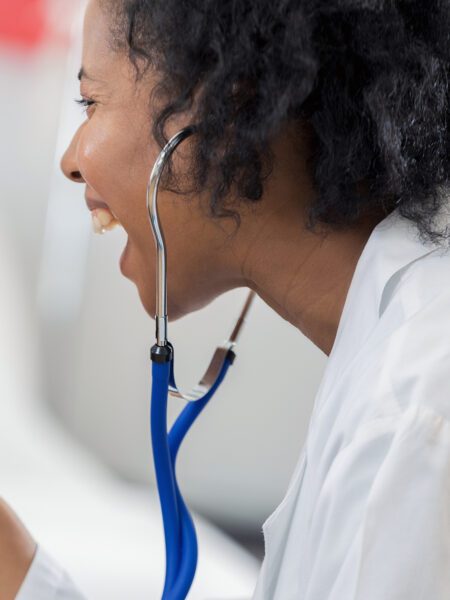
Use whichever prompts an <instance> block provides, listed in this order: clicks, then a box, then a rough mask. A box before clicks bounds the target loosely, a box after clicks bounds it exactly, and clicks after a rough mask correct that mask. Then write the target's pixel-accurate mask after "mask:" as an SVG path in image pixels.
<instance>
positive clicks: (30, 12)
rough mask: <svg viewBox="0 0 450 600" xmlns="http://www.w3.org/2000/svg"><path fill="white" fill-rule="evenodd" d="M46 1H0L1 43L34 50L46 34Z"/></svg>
mask: <svg viewBox="0 0 450 600" xmlns="http://www.w3.org/2000/svg"><path fill="white" fill-rule="evenodd" d="M45 17H46V11H45V6H44V0H0V43H1V44H5V43H6V44H12V45H15V46H22V47H25V48H32V47H34V46H36V45H38V44H39V43H40V42H41V41H42V40H43V38H44V35H45V33H46V18H45Z"/></svg>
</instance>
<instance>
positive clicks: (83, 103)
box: [75, 98, 96, 116]
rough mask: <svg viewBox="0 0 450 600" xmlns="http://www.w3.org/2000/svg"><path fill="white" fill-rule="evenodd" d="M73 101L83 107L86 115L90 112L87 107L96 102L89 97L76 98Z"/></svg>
mask: <svg viewBox="0 0 450 600" xmlns="http://www.w3.org/2000/svg"><path fill="white" fill-rule="evenodd" d="M75 102H76V103H77V104H79V105H80V106H82V107H83V108H84V112H85V113H87V115H88V116H89V115H90V112H91V111H90V110H89V109H90V108H91V107H93V106H95V104H96V102H95V100H92V99H91V98H79V99H76V100H75Z"/></svg>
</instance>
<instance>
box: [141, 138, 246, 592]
mask: <svg viewBox="0 0 450 600" xmlns="http://www.w3.org/2000/svg"><path fill="white" fill-rule="evenodd" d="M193 133H195V128H194V127H186V128H184V129H182V130H181V131H180V132H178V133H177V134H176V135H174V136H173V137H172V138H171V139H170V140H169V142H168V143H167V144H166V146H165V147H164V148H163V150H162V151H161V153H160V155H159V156H158V158H157V160H156V162H155V164H154V166H153V169H152V172H151V175H150V179H149V183H148V188H147V209H148V214H149V219H150V224H151V227H152V231H153V235H154V238H155V242H156V253H157V256H156V260H157V266H156V315H155V322H156V343H155V345H154V346H153V347H152V349H151V359H152V397H151V411H150V412H151V415H150V422H151V436H152V447H153V460H154V464H155V472H156V481H157V486H158V492H159V497H160V503H161V511H162V517H163V524H164V536H165V542H166V577H165V583H164V590H163V595H162V600H184V599H185V598H186V596H187V594H188V592H189V590H190V588H191V585H192V581H193V579H194V575H195V571H196V568H197V557H198V546H197V536H196V532H195V527H194V523H193V520H192V517H191V515H190V513H189V510H188V508H187V506H186V504H185V502H184V500H183V497H182V495H181V492H180V489H179V487H178V482H177V477H176V460H177V455H178V451H179V449H180V446H181V444H182V442H183V440H184V438H185V436H186V434H187V433H188V431H189V429H190V428H191V426H192V424H193V423H194V421H195V420H196V419H197V417H198V416H199V414H200V413H201V412H202V410H203V409H204V408H205V406H206V404H207V403H208V402H209V400H210V399H211V397H212V396H213V395H214V393H215V391H216V390H217V389H218V387H219V386H220V384H221V383H222V381H223V379H224V377H225V375H226V373H227V371H228V369H229V367H230V366H231V364H232V363H233V361H234V359H235V353H234V347H235V345H236V343H237V340H238V336H239V333H240V331H241V328H242V325H243V323H244V320H245V317H246V315H247V312H248V311H249V309H250V306H251V304H252V302H253V299H254V296H255V293H254V292H253V291H251V292H250V293H249V295H248V297H247V300H246V302H245V305H244V307H243V309H242V312H241V314H240V316H239V319H238V320H237V323H236V325H235V327H234V329H233V331H232V333H231V336H230V337H229V339H228V340H227V341H225V342H224V343H223V344H222V345H221V346H219V347H218V348H217V349H216V351H215V353H214V355H213V358H212V360H211V362H210V364H209V366H208V368H207V370H206V372H205V374H204V375H203V377H202V379H201V380H200V382H199V383H198V385H196V386H195V387H194V388H193V389H192V390H191V391H190V392H188V393H182V392H181V391H180V390H179V389H178V387H177V385H176V383H175V377H174V348H173V346H172V344H171V343H170V342H169V341H168V339H167V323H168V321H167V250H166V244H165V240H164V234H163V231H162V229H161V224H160V220H159V215H158V186H159V182H160V178H161V175H162V172H163V170H164V167H165V166H166V164H167V162H168V160H169V158H170V157H171V155H172V153H173V152H174V150H175V149H176V148H177V146H178V145H179V144H180V143H181V142H182V141H183V140H185V139H186V138H187V137H189V136H190V135H191V134H193ZM169 397H171V398H181V399H183V400H185V401H186V402H187V404H186V406H185V408H184V409H183V410H182V411H181V413H180V415H179V416H178V418H177V420H176V421H175V423H174V425H173V426H172V428H171V429H170V432H169V431H168V428H167V403H168V398H169Z"/></svg>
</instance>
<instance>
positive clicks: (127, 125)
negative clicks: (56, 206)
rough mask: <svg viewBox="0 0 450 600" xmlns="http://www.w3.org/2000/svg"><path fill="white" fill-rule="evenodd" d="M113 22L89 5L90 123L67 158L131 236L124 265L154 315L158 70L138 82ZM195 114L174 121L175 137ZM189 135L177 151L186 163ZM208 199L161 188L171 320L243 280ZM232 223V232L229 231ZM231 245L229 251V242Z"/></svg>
mask: <svg viewBox="0 0 450 600" xmlns="http://www.w3.org/2000/svg"><path fill="white" fill-rule="evenodd" d="M110 36H111V23H110V21H109V17H108V13H107V11H105V10H104V8H103V7H102V6H101V5H100V0H91V1H90V2H89V4H88V8H87V12H86V17H85V25H84V36H83V57H82V70H81V72H80V92H81V96H82V98H83V99H84V100H85V101H86V103H87V108H86V113H87V114H86V120H85V121H84V123H83V124H82V125H81V127H80V128H79V129H78V131H77V132H76V133H75V136H74V138H73V140H72V142H71V144H70V146H69V148H68V149H67V151H66V153H65V155H64V157H63V159H62V169H63V171H64V173H65V174H66V176H67V177H69V178H70V179H72V180H73V181H75V182H79V183H82V184H84V185H85V186H86V193H85V195H86V199H87V200H88V201H89V203H90V204H91V208H92V206H93V205H95V203H103V204H105V205H107V207H108V209H109V210H110V211H111V213H112V214H113V215H115V217H116V218H117V219H118V220H119V221H120V223H121V225H122V226H123V227H124V229H125V231H126V232H127V234H128V241H127V245H126V248H125V252H124V254H123V256H122V259H121V264H120V268H121V271H122V273H123V275H124V276H125V277H127V278H129V279H130V280H132V281H133V282H134V283H135V284H136V286H137V289H138V292H139V295H140V298H141V301H142V303H143V305H144V307H145V309H146V310H147V312H148V313H149V314H150V315H151V316H154V314H155V243H154V239H153V235H152V232H151V228H150V224H149V220H148V215H147V208H146V186H147V181H148V177H149V173H150V171H151V168H152V166H153V164H154V162H155V160H156V158H157V156H158V154H159V151H160V149H159V147H158V146H157V144H156V142H154V140H153V139H152V137H151V109H152V107H151V92H152V88H153V87H154V85H155V83H156V74H155V73H150V72H149V73H148V74H146V75H145V77H144V78H143V79H140V80H139V81H137V80H136V73H135V70H134V67H133V66H132V64H131V63H130V61H129V59H128V56H127V54H126V52H125V51H124V52H123V53H121V52H115V51H113V50H111V38H110ZM188 123H189V115H184V116H183V118H180V119H179V121H178V122H172V123H171V127H170V129H169V131H168V134H169V135H173V134H174V133H176V132H177V131H179V130H180V129H181V128H182V127H184V126H186V125H187V124H188ZM188 149H189V140H187V141H185V142H183V144H182V145H181V146H180V147H179V148H178V149H177V150H176V152H175V158H174V166H175V168H177V165H179V166H180V165H181V164H182V160H183V159H182V157H183V156H184V157H186V152H187V151H188ZM207 202H208V200H207V198H206V196H205V197H198V198H195V199H193V198H190V199H189V198H187V197H186V196H182V195H177V194H173V193H170V192H166V191H160V193H159V207H160V219H161V223H162V228H163V231H164V234H165V239H166V243H167V247H168V301H169V303H168V316H169V318H170V319H171V320H174V319H177V318H179V317H180V316H182V315H184V314H187V313H189V312H192V311H194V310H197V309H199V308H201V307H202V306H204V305H206V304H208V303H209V302H210V301H211V300H213V299H214V298H215V297H216V296H218V295H219V294H221V293H223V292H224V291H227V290H228V289H232V288H233V287H238V286H240V285H244V283H243V282H242V281H240V279H239V276H237V277H236V275H235V261H234V258H233V247H232V246H233V245H232V243H229V240H228V242H227V235H228V234H229V233H230V228H229V225H227V223H226V222H225V221H224V220H220V221H216V220H212V219H211V218H209V217H208V215H207V211H206V206H207ZM227 227H228V231H227ZM225 244H227V246H226V248H225V247H224V246H225Z"/></svg>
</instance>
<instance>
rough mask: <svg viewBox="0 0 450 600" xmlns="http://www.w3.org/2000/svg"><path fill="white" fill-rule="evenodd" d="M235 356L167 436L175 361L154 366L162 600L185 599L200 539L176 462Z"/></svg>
mask: <svg viewBox="0 0 450 600" xmlns="http://www.w3.org/2000/svg"><path fill="white" fill-rule="evenodd" d="M233 360H234V353H233V352H232V351H231V350H230V356H229V357H228V358H227V359H226V360H225V362H224V364H223V366H222V369H221V370H220V373H219V376H218V378H217V380H216V382H215V384H214V385H213V387H212V388H211V389H210V390H209V391H208V392H207V393H206V394H205V395H204V396H203V397H202V398H201V399H200V400H196V401H195V402H189V403H188V404H187V405H186V407H185V408H184V409H183V410H182V412H181V413H180V415H179V416H178V418H177V420H176V421H175V423H174V424H173V426H172V429H171V430H170V432H169V433H168V431H167V401H168V390H169V382H170V381H171V380H172V382H174V369H173V367H174V360H173V353H172V357H171V359H170V360H169V362H167V363H158V362H153V364H152V402H151V419H150V420H151V434H152V446H153V460H154V465H155V473H156V481H157V485H158V492H159V498H160V504H161V511H162V516H163V525H164V537H165V541H166V578H165V582H164V591H163V595H162V598H163V600H184V598H186V596H187V594H188V592H189V589H190V587H191V585H192V582H193V580H194V576H195V572H196V569H197V556H198V548H197V536H196V532H195V526H194V523H193V520H192V517H191V515H190V513H189V510H188V508H187V506H186V504H185V502H184V500H183V497H182V495H181V492H180V489H179V487H178V482H177V477H176V460H177V455H178V451H179V449H180V446H181V444H182V442H183V440H184V438H185V437H186V434H187V433H188V431H189V430H190V428H191V427H192V425H193V424H194V422H195V420H196V419H197V417H198V416H199V415H200V413H201V412H202V411H203V409H204V408H205V406H206V405H207V404H208V402H209V400H210V399H211V398H212V396H213V395H214V393H215V392H216V390H217V388H218V387H219V386H220V384H221V383H222V381H223V379H224V378H225V375H226V373H227V371H228V369H229V367H230V365H231V364H232V363H233Z"/></svg>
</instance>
